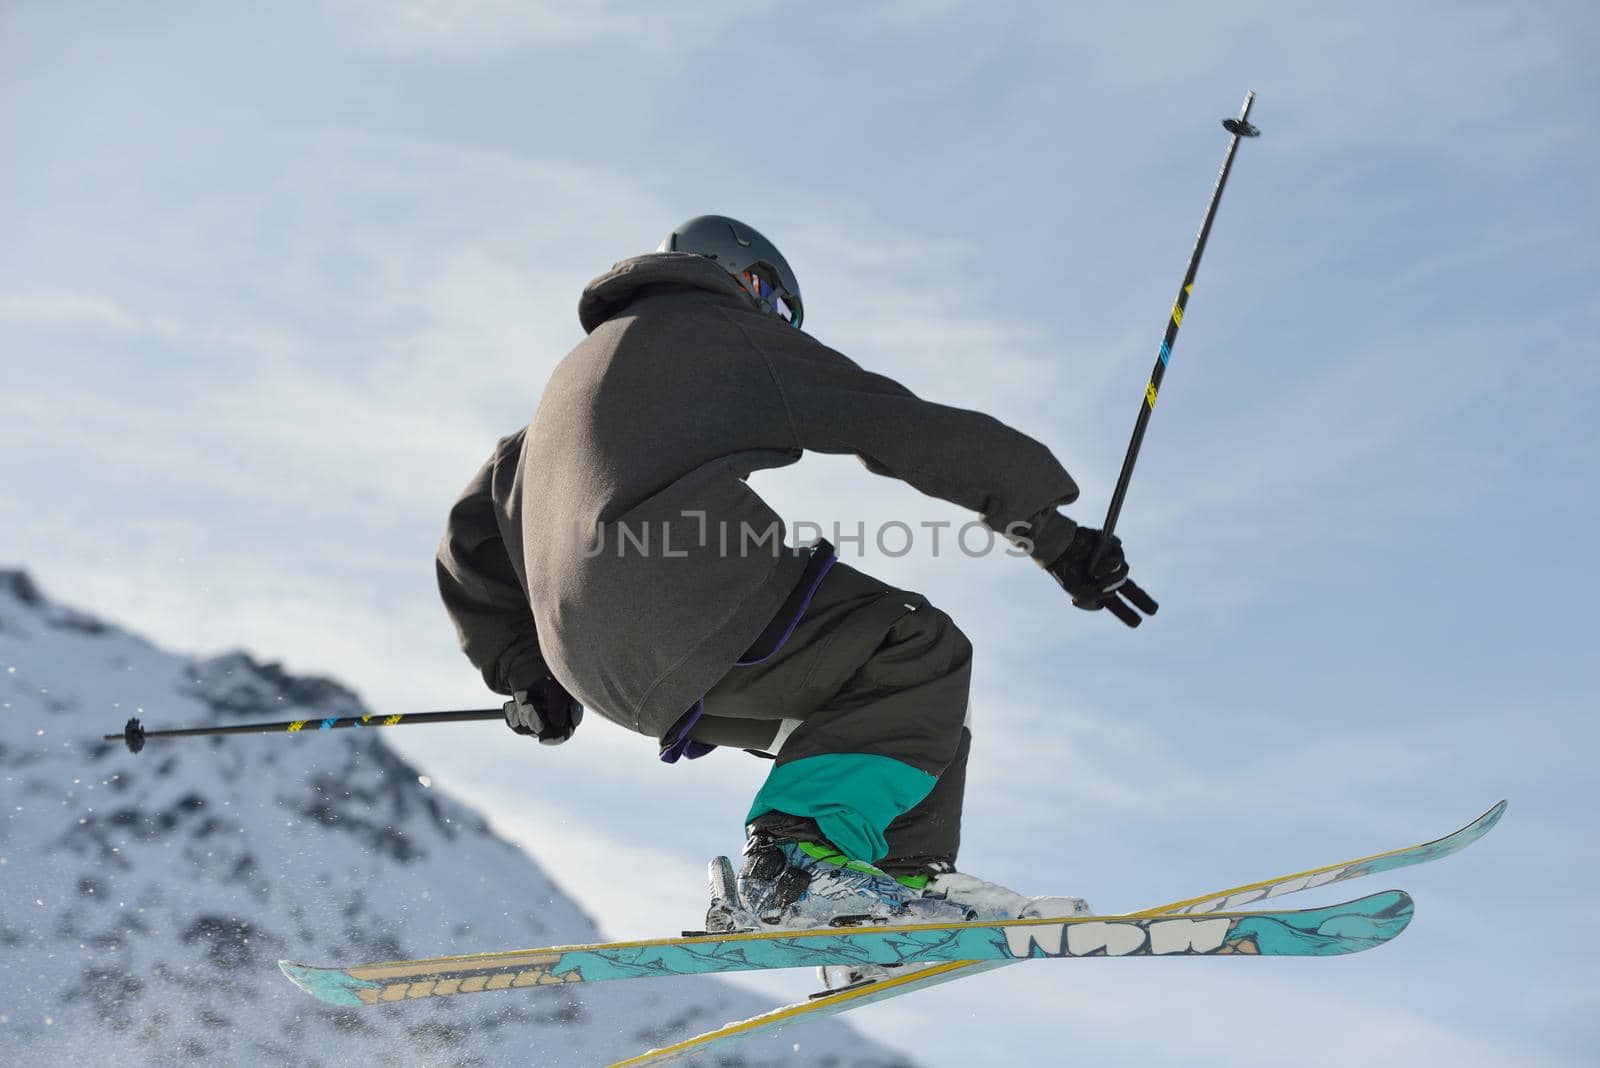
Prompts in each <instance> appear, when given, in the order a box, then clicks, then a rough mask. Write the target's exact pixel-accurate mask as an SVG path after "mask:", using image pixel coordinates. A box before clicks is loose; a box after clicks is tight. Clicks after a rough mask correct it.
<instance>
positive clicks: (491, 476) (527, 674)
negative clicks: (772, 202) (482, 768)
mask: <svg viewBox="0 0 1600 1068" xmlns="http://www.w3.org/2000/svg"><path fill="white" fill-rule="evenodd" d="M578 315H579V318H580V320H581V321H582V323H583V327H584V329H585V330H586V331H587V332H588V335H589V336H588V337H587V338H586V339H584V340H583V341H582V342H580V343H579V344H578V346H577V347H576V348H574V349H573V350H572V352H571V353H569V354H568V355H567V357H566V358H565V359H564V360H562V361H561V363H560V364H559V365H558V366H557V367H556V370H555V373H554V374H553V375H552V376H551V378H550V382H549V384H548V385H547V386H546V387H545V391H544V396H543V397H542V399H541V400H540V402H539V407H538V410H537V412H536V413H535V414H534V417H533V422H532V423H531V424H529V426H528V427H527V428H526V429H525V430H522V431H518V432H517V433H515V434H512V435H511V436H509V437H507V438H504V439H502V440H501V442H500V443H499V445H498V447H497V448H496V449H495V452H494V455H493V456H491V457H490V458H489V461H488V462H487V463H486V464H485V465H484V467H483V469H482V470H480V471H479V472H478V474H477V476H476V477H475V478H474V479H473V480H472V482H471V483H470V484H469V485H468V486H467V489H466V492H465V493H464V494H463V495H462V496H461V498H460V500H459V501H457V502H456V505H455V507H454V508H453V509H452V510H451V512H450V518H449V523H448V528H447V530H446V533H445V537H444V541H443V542H442V543H441V545H440V547H439V554H438V576H439V587H440V591H441V593H442V595H443V597H444V602H445V606H446V608H447V609H448V611H449V613H450V615H451V617H452V619H453V620H454V621H455V624H456V628H457V631H458V632H459V634H460V638H461V647H462V649H463V650H464V651H465V652H466V654H467V656H468V658H469V659H471V660H472V662H473V663H474V664H475V665H476V666H477V667H478V668H479V670H481V671H482V672H483V677H484V681H485V682H487V683H488V685H489V687H490V689H492V690H495V691H496V692H499V693H511V692H512V691H514V690H517V689H524V688H526V687H527V686H528V685H529V684H530V683H532V682H534V681H536V680H537V679H540V678H543V677H544V675H545V674H546V673H549V674H551V675H553V676H554V677H555V678H556V679H557V680H558V681H559V682H560V683H561V684H562V685H563V686H565V687H566V688H567V689H568V690H569V691H571V692H572V694H573V695H574V696H575V697H577V699H578V700H579V701H581V702H582V703H583V705H584V706H585V707H586V708H589V709H592V710H594V711H596V712H598V713H600V714H601V715H603V716H605V717H606V718H608V719H611V720H613V721H615V722H617V723H620V724H621V725H623V726H625V727H628V728H629V729H631V730H636V731H639V732H641V733H643V734H647V735H650V736H651V737H655V738H660V737H661V736H662V735H663V734H664V733H665V732H666V731H667V729H668V728H669V727H670V726H671V725H672V723H673V722H674V721H675V720H676V719H677V718H678V717H679V716H680V715H681V714H682V713H683V712H684V711H685V710H686V709H687V708H688V707H689V706H690V705H691V704H693V703H694V701H695V700H696V699H697V698H699V697H700V696H701V695H702V694H704V693H705V692H706V691H707V690H709V689H710V688H711V687H712V686H713V685H714V684H715V683H716V682H717V681H718V680H719V679H720V678H721V677H722V676H723V675H724V674H726V673H727V672H728V671H729V669H730V668H732V666H733V664H734V661H735V660H737V659H738V658H739V656H740V655H741V654H742V653H743V652H744V651H745V650H746V649H748V648H749V647H750V645H751V643H752V642H754V641H755V640H756V638H757V637H758V636H759V635H760V634H761V632H762V630H763V628H765V627H766V625H767V624H768V623H769V622H770V621H771V620H772V617H773V615H774V614H775V613H776V612H777V611H778V609H779V608H780V607H781V606H782V605H783V603H784V601H785V599H786V598H787V597H788V596H789V594H790V592H791V590H792V589H793V587H794V586H795V584H796V582H797V581H798V579H799V577H800V574H801V572H802V571H803V570H804V567H805V562H806V556H805V553H804V552H803V551H800V550H795V549H792V548H789V547H787V546H786V545H784V543H783V536H782V525H781V522H780V520H779V519H778V517H777V515H776V514H775V513H774V512H773V511H772V509H771V508H770V507H768V505H767V504H766V502H764V501H763V500H762V499H761V498H760V497H759V496H758V495H757V494H756V493H755V491H754V490H752V489H751V488H750V487H749V486H748V485H747V484H746V482H745V479H746V478H747V477H748V476H749V474H750V473H751V472H752V471H755V470H759V469H762V468H769V467H781V466H784V465H786V464H792V463H794V462H795V461H797V460H799V459H800V456H801V454H802V453H803V452H804V451H805V450H807V449H811V450H814V451H816V452H826V453H853V454H854V455H856V456H859V457H860V458H861V459H862V460H863V461H864V462H865V464H866V466H867V467H868V469H870V470H871V471H873V472H875V473H877V474H882V475H889V476H891V477H894V478H898V479H901V480H903V481H905V482H907V483H909V484H910V485H912V486H914V487H915V488H917V489H918V490H921V491H922V492H924V493H927V494H930V495H932V496H935V497H941V498H943V499H945V500H948V501H952V502H954V503H956V504H959V505H962V506H964V507H966V508H969V509H971V510H972V511H974V512H977V513H979V514H980V515H981V516H982V518H983V520H984V522H985V523H987V524H988V525H989V526H990V527H992V528H993V529H995V530H997V531H1000V532H1001V533H1006V534H1010V535H1013V536H1015V535H1018V534H1021V535H1023V536H1025V537H1027V538H1028V540H1030V541H1031V542H1032V543H1033V546H1032V549H1031V553H1032V555H1033V557H1034V558H1035V559H1036V560H1038V561H1039V562H1041V563H1048V562H1049V561H1051V560H1053V559H1055V557H1056V556H1058V555H1060V553H1061V552H1062V550H1063V549H1065V547H1066V544H1067V542H1068V541H1069V540H1071V537H1072V534H1073V531H1074V529H1075V527H1074V525H1073V523H1072V521H1071V520H1068V519H1066V518H1064V517H1062V516H1060V515H1058V514H1057V513H1056V511H1055V508H1056V506H1057V505H1060V504H1065V503H1069V502H1071V501H1072V500H1074V499H1075V498H1076V497H1077V495H1078V488H1077V486H1076V485H1075V484H1074V483H1073V481H1072V479H1071V477H1070V476H1069V475H1068V474H1067V472H1066V471H1065V470H1064V469H1063V468H1062V466H1061V464H1059V463H1058V462H1057V461H1056V459H1055V457H1054V456H1052V455H1051V454H1050V451H1049V450H1048V449H1046V448H1045V447H1044V446H1043V445H1041V444H1040V443H1039V442H1037V441H1035V440H1033V439H1032V438H1030V437H1027V436H1026V435H1024V434H1021V433H1019V432H1017V431H1015V430H1013V429H1011V428H1010V427H1008V426H1006V425H1005V424H1003V423H1001V422H999V421H998V420H996V419H993V418H991V417H990V416H987V415H982V414H979V413H977V412H971V411H965V410H962V409H960V408H950V407H946V406H945V405H942V404H934V403H931V402H929V401H925V400H922V399H920V398H918V397H916V396H914V395H913V394H912V393H911V392H910V391H909V390H907V389H906V388H905V387H903V386H901V385H899V384H897V383H895V382H893V381H891V380H889V379H887V378H884V377H883V376H882V375H876V374H872V373H871V372H869V371H865V370H863V369H862V368H860V367H859V366H857V365H856V364H855V363H853V362H851V361H850V360H849V359H847V358H846V357H844V356H842V355H840V354H839V353H837V352H835V351H833V350H832V349H830V348H828V347H827V346H825V345H822V344H820V343H819V342H817V341H816V340H814V339H813V338H811V337H810V336H809V335H807V334H805V333H803V332H802V331H800V330H797V329H795V328H793V327H791V326H789V325H788V324H787V323H784V322H782V321H781V320H779V319H777V318H776V317H774V316H771V315H768V314H765V313H763V312H761V311H759V310H758V309H757V308H756V307H755V305H754V302H753V300H752V299H751V297H750V296H749V295H748V294H747V293H746V292H745V291H744V290H743V289H742V288H741V287H740V286H739V284H738V283H737V282H736V281H735V280H734V279H733V277H732V276H731V275H729V274H728V273H727V272H725V271H723V270H722V268H720V267H718V266H717V265H716V264H714V263H712V262H711V261H710V260H707V259H704V258H702V257H699V256H696V255H692V254H689V253H681V252H668V253H655V254H651V255H646V256H638V257H635V258H633V259H629V260H624V261H622V262H621V263H619V264H617V265H616V266H615V267H613V268H612V269H611V270H610V271H609V272H607V273H606V274H603V275H601V276H600V277H599V278H596V279H595V280H594V281H593V282H591V283H589V286H588V288H587V289H585V290H584V293H583V297H582V299H581V300H580V301H579V304H578Z"/></svg>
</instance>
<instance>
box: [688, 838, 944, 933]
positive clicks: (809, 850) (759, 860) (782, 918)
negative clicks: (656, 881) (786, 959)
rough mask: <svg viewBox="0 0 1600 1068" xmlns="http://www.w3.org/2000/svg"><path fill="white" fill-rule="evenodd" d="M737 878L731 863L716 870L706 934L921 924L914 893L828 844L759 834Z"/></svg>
mask: <svg viewBox="0 0 1600 1068" xmlns="http://www.w3.org/2000/svg"><path fill="white" fill-rule="evenodd" d="M744 858H745V860H744V867H743V868H742V869H741V870H740V872H739V875H738V877H737V878H734V876H733V865H732V863H731V862H730V861H729V860H728V858H727V857H718V858H717V859H716V860H714V861H712V862H711V908H710V909H709V910H708V911H707V913H706V930H708V931H716V932H726V931H740V930H756V929H762V928H774V927H778V928H784V929H794V930H803V929H806V928H812V927H828V926H845V925H849V924H855V923H895V922H900V923H907V922H914V921H913V919H912V918H911V917H910V916H909V915H908V912H907V903H908V902H909V901H911V899H912V898H914V897H915V896H916V891H914V890H911V889H909V888H907V887H905V886H903V885H901V884H900V883H899V882H897V881H896V880H895V879H893V878H892V877H891V876H889V875H887V874H885V873H884V872H882V871H880V870H879V869H877V868H875V867H873V866H872V865H871V864H866V863H863V862H861V861H859V860H851V859H850V858H849V857H847V856H845V855H844V854H843V853H840V852H839V851H838V850H836V849H834V848H833V847H832V846H830V845H827V844H826V843H821V842H808V841H800V840H798V839H793V838H776V837H773V836H771V835H768V834H765V833H763V832H761V831H757V832H755V833H754V834H752V835H751V836H750V840H749V842H748V843H746V845H745V849H744Z"/></svg>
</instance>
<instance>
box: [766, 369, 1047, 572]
mask: <svg viewBox="0 0 1600 1068" xmlns="http://www.w3.org/2000/svg"><path fill="white" fill-rule="evenodd" d="M796 340H797V341H799V340H802V338H800V337H797V338H796ZM803 340H804V346H803V347H802V346H801V345H796V344H792V343H788V342H784V341H780V343H779V345H778V346H777V347H776V349H775V348H774V347H773V346H770V345H765V344H762V345H760V347H761V348H762V349H763V351H765V352H766V353H767V355H768V358H769V360H770V361H771V362H772V364H773V372H774V375H775V376H776V377H777V379H778V382H779V387H780V388H781V389H782V391H783V393H784V395H785V400H786V402H787V403H788V406H789V411H790V415H791V418H792V419H793V420H794V429H795V433H796V436H797V437H798V438H799V444H800V447H801V448H803V449H810V450H813V451H816V452H828V453H852V454H854V455H856V456H859V457H860V458H861V461H862V462H863V463H864V464H866V466H867V469H868V470H870V471H872V472H874V473H875V474H880V475H887V476H889V477H891V478H897V479H899V480H901V481H902V482H905V483H907V484H909V485H911V486H912V487H914V488H916V489H918V490H920V491H922V492H923V493H926V494H928V495H930V496H933V497H939V498H941V499H943V500H947V501H950V502H951V503H953V504H958V505H961V506H962V507H964V508H968V509H971V510H972V511H974V512H977V513H978V514H979V516H981V517H982V519H983V521H984V523H985V524H986V525H987V526H989V527H990V528H991V529H993V530H995V531H997V532H999V533H1001V534H1003V535H1006V536H1008V537H1010V538H1012V539H1013V540H1016V539H1017V538H1018V537H1019V536H1020V537H1023V538H1026V539H1027V540H1028V541H1029V542H1031V547H1030V548H1029V555H1030V556H1032V557H1033V558H1034V559H1035V560H1036V561H1038V562H1039V563H1041V564H1048V563H1050V562H1051V561H1053V560H1055V559H1056V557H1058V556H1060V555H1061V553H1062V552H1063V551H1065V549H1066V547H1067V543H1068V542H1069V541H1071V540H1072V535H1073V534H1074V532H1076V530H1077V524H1076V523H1074V522H1073V521H1072V520H1070V519H1068V518H1066V517H1065V516H1062V515H1060V514H1059V513H1058V512H1057V511H1056V508H1057V506H1059V505H1063V504H1070V503H1072V502H1073V501H1075V500H1077V498H1078V486H1077V483H1075V482H1073V480H1072V476H1071V475H1069V474H1067V471H1066V469H1065V468H1064V467H1062V466H1061V463H1060V462H1059V461H1058V460H1057V459H1056V458H1055V456H1054V455H1052V454H1051V452H1050V450H1049V449H1047V448H1046V447H1045V446H1044V445H1042V444H1041V443H1040V442H1038V441H1036V440H1034V439H1033V438H1031V437H1029V436H1028V435H1026V434H1023V433H1022V432H1020V431H1018V430H1013V429H1012V428H1011V427H1009V426H1007V425H1006V424H1005V423H1002V422H1001V421H1000V420H998V419H995V418H994V417H993V416H989V415H984V414H983V413H981V412H974V411H968V410H967V409H964V408H953V407H950V406H948V405H944V404H935V403H933V402H932V401H926V400H923V399H922V398H920V397H918V396H917V395H916V394H914V393H912V392H911V391H910V390H909V389H907V388H906V387H904V386H902V385H900V384H899V383H898V382H895V381H894V380H892V379H889V378H886V377H884V376H883V375H879V374H873V373H871V372H869V371H866V370H863V369H862V368H861V367H859V366H858V365H856V364H855V363H854V362H852V361H851V360H850V359H848V358H847V357H845V356H843V355H841V354H840V353H837V352H835V351H833V350H832V349H829V348H827V347H826V346H824V345H821V344H818V343H816V342H814V341H811V340H810V339H809V338H804V339H803Z"/></svg>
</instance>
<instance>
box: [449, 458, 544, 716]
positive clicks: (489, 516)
mask: <svg viewBox="0 0 1600 1068" xmlns="http://www.w3.org/2000/svg"><path fill="white" fill-rule="evenodd" d="M521 439H522V433H521V432H520V431H519V432H518V433H516V434H513V435H511V436H510V437H507V438H505V439H503V440H502V441H501V442H500V445H499V447H498V448H496V450H495V454H494V455H493V456H491V457H490V458H489V461H488V462H487V463H485V464H484V465H483V467H482V468H481V469H480V470H479V471H478V473H477V475H475V476H474V477H473V479H472V481H471V482H470V483H468V484H467V488H466V490H465V491H463V492H462V494H461V497H460V499H459V500H457V501H456V503H455V506H454V507H452V508H451V509H450V517H449V520H448V521H447V523H446V526H445V534H444V540H443V541H441V542H440V543H439V553H438V558H437V560H436V570H437V572H438V578H439V595H440V596H441V597H443V598H444V607H445V610H446V611H447V612H449V613H450V619H451V621H452V622H453V623H454V624H455V627H456V634H457V636H458V638H459V639H460V642H461V651H462V652H464V653H466V654H467V659H469V660H471V661H472V663H473V665H474V666H475V667H477V669H478V670H479V671H481V672H482V673H483V681H484V682H485V683H487V684H488V686H489V689H491V690H493V691H494V692H496V693H501V694H511V693H513V692H515V691H517V690H523V689H527V688H528V687H529V686H531V685H532V684H533V683H535V682H537V681H538V680H540V679H542V678H544V677H545V676H546V675H548V674H549V673H550V672H549V669H548V668H547V667H546V666H545V663H544V658H543V657H542V656H541V655H540V653H539V634H538V631H537V630H536V629H535V627H534V623H533V612H532V611H531V609H530V608H529V606H528V595H527V593H526V591H525V590H524V589H523V586H522V582H521V580H520V579H519V578H518V575H517V571H516V569H515V568H514V567H513V566H512V562H511V557H510V554H509V553H508V551H507V549H506V543H505V541H504V539H503V537H502V535H501V533H500V509H499V507H498V505H497V504H496V503H495V500H494V475H495V470H496V468H497V467H498V465H499V464H500V462H501V461H502V459H503V458H506V457H507V456H508V454H509V456H510V458H511V462H515V458H516V457H517V456H519V455H520V454H521V451H522V447H521V446H522V441H521Z"/></svg>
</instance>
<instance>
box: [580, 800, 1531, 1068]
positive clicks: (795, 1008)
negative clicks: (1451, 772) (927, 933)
mask: <svg viewBox="0 0 1600 1068" xmlns="http://www.w3.org/2000/svg"><path fill="white" fill-rule="evenodd" d="M1505 810H1506V803H1505V802H1504V801H1501V802H1499V803H1498V804H1496V805H1494V806H1492V807H1491V808H1490V809H1489V810H1488V811H1487V812H1485V813H1484V814H1483V815H1481V816H1479V817H1478V818H1477V819H1475V820H1473V821H1472V822H1471V823H1469V824H1467V825H1466V826H1465V827H1462V828H1461V829H1460V830H1458V831H1456V832H1454V833H1452V834H1447V835H1445V836H1444V837H1443V838H1437V839H1434V840H1433V841H1431V842H1423V843H1421V844H1420V845H1414V846H1406V847H1405V848H1402V849H1392V850H1389V851H1388V852H1386V853H1374V854H1372V855H1371V856H1366V857H1358V858H1356V859H1355V860H1347V861H1344V862H1342V863H1339V864H1329V865H1327V866H1326V867H1322V868H1313V869H1311V870H1310V871H1303V872H1296V873H1294V874H1291V875H1280V876H1278V877H1277V878H1275V879H1263V880H1262V881H1260V882H1256V883H1247V884H1246V885H1244V886H1236V887H1233V888H1232V889H1230V890H1222V891H1218V892H1216V893H1213V894H1207V895H1205V896H1204V897H1197V898H1189V899H1186V900H1183V901H1174V902H1171V903H1170V904H1166V905H1157V906H1156V907H1154V908H1149V909H1143V910H1141V911H1140V912H1136V913H1133V915H1135V916H1141V915H1145V916H1156V915H1163V914H1168V915H1170V914H1182V915H1203V914H1205V913H1207V912H1210V911H1212V910H1216V909H1223V908H1237V907H1239V906H1240V905H1245V904H1249V903H1250V902H1253V901H1262V900H1265V899H1267V898H1273V897H1281V896H1283V895H1285V894H1292V893H1295V892H1297V891H1300V890H1309V889H1312V888H1314V887H1318V886H1329V885H1332V884H1333V883H1341V882H1345V881H1347V880H1349V879H1359V878H1361V877H1363V876H1366V875H1374V874H1377V873H1379V872H1385V871H1392V870H1394V869H1396V868H1404V867H1409V866H1410V865H1413V864H1426V863H1428V862H1429V861H1434V860H1439V859H1441V858H1443V857H1448V856H1450V855H1451V854H1453V853H1459V852H1461V851H1462V850H1463V849H1465V848H1467V847H1468V846H1470V845H1471V844H1472V843H1474V842H1476V841H1477V840H1478V839H1480V838H1482V837H1483V836H1484V835H1486V834H1488V833H1489V832H1490V831H1491V830H1493V829H1494V826H1495V824H1497V823H1499V822H1500V817H1501V816H1502V815H1503V814H1504V813H1505ZM1010 963H1012V962H1010V961H952V962H948V963H945V964H935V965H927V966H924V967H921V968H917V969H908V970H907V971H906V973H905V974H903V975H897V976H894V977H892V978H889V979H880V980H878V981H877V982H873V983H867V984H864V985H861V986H854V987H850V988H848V989H845V990H839V991H832V992H824V993H821V994H818V995H815V996H813V997H812V998H810V999H808V1000H806V1001H801V1002H797V1003H795V1004H792V1005H784V1006H782V1007H780V1008H777V1009H773V1010H772V1011H771V1012H766V1013H762V1014H761V1015H759V1016H753V1017H751V1018H749V1019H746V1020H738V1021H735V1022H733V1023H729V1024H724V1025H723V1026H722V1027H719V1028H717V1029H716V1030H714V1031H707V1032H705V1033H704V1034H700V1035H695V1036H694V1037H693V1038H687V1039H684V1040H683V1041H681V1042H675V1043H673V1044H672V1045H670V1046H665V1047H662V1048H660V1049H653V1050H650V1051H648V1052H646V1053H642V1054H640V1055H639V1056H637V1057H633V1058H631V1059H629V1060H626V1061H618V1062H617V1063H616V1064H614V1065H612V1066H611V1068H643V1066H645V1065H652V1064H668V1063H671V1062H673V1061H676V1060H679V1059H681V1058H684V1057H687V1056H690V1055H692V1054H698V1053H702V1052H704V1051H706V1050H709V1049H712V1048H715V1047H718V1046H726V1045H732V1044H734V1043H735V1042H742V1041H743V1040H745V1039H747V1038H753V1037H755V1036H756V1035H760V1034H771V1033H773V1032H776V1031H780V1030H782V1029H783V1028H785V1027H788V1026H789V1025H790V1024H793V1023H799V1022H802V1021H805V1020H816V1019H821V1018H823V1017H825V1016H833V1015H836V1014H838V1013H841V1012H845V1011H847V1010H850V1009H855V1008H859V1007H861V1006H862V1005H870V1004H873V1003H874V1002H878V1001H888V1000H889V999H890V998H896V997H899V996H900V995H902V994H910V993H914V992H916V991H918V990H925V989H928V988H929V987H934V986H938V985H940V984H941V983H948V982H950V981H951V980H953V979H962V978H965V977H967V976H970V975H977V974H978V973H980V972H985V971H990V970H992V969H995V968H1003V967H1006V966H1007V965H1008V964H1010Z"/></svg>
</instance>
